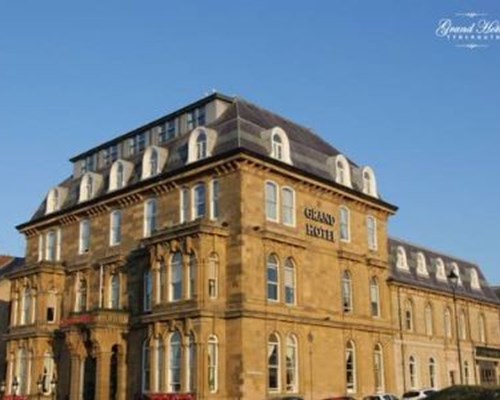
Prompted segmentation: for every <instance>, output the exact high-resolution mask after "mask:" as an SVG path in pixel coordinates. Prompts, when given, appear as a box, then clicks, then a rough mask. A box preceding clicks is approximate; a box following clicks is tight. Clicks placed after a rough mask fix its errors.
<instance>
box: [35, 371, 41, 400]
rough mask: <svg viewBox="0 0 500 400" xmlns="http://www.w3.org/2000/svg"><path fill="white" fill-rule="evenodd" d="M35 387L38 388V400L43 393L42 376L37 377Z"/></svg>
mask: <svg viewBox="0 0 500 400" xmlns="http://www.w3.org/2000/svg"><path fill="white" fill-rule="evenodd" d="M36 387H37V388H38V398H40V395H41V394H42V393H43V378H42V375H40V376H39V377H38V380H37V381H36Z"/></svg>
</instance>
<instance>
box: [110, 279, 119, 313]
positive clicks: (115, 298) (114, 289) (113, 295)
mask: <svg viewBox="0 0 500 400" xmlns="http://www.w3.org/2000/svg"><path fill="white" fill-rule="evenodd" d="M110 282H111V290H110V299H109V300H110V301H109V306H110V308H112V309H117V308H120V275H119V274H118V273H115V274H113V275H111V280H110Z"/></svg>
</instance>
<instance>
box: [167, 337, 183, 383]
mask: <svg viewBox="0 0 500 400" xmlns="http://www.w3.org/2000/svg"><path fill="white" fill-rule="evenodd" d="M181 360H182V354H181V335H180V333H179V332H178V331H175V332H174V333H173V334H172V335H171V336H170V344H169V359H168V391H169V392H170V393H179V392H180V391H181Z"/></svg>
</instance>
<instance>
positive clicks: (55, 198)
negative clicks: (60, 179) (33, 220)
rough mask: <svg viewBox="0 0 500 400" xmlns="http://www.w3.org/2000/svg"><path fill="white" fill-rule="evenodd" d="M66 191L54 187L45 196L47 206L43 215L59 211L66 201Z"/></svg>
mask: <svg viewBox="0 0 500 400" xmlns="http://www.w3.org/2000/svg"><path fill="white" fill-rule="evenodd" d="M67 193H68V191H67V189H66V188H63V187H55V188H54V189H52V190H51V191H50V192H49V194H48V195H47V204H46V206H45V214H49V213H52V212H55V211H59V210H60V209H61V206H62V205H63V203H64V200H65V199H66V195H67Z"/></svg>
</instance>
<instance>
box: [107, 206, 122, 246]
mask: <svg viewBox="0 0 500 400" xmlns="http://www.w3.org/2000/svg"><path fill="white" fill-rule="evenodd" d="M121 241H122V212H121V211H120V210H115V211H113V212H112V213H111V229H110V235H109V244H110V246H116V245H118V244H120V242H121Z"/></svg>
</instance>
